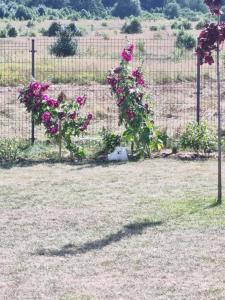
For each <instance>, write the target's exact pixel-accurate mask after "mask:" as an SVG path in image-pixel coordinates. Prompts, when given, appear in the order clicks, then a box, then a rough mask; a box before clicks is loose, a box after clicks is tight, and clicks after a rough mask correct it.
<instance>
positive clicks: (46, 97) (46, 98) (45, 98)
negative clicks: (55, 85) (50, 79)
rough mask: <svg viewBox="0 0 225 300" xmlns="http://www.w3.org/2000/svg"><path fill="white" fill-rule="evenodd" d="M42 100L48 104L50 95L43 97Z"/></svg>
mask: <svg viewBox="0 0 225 300" xmlns="http://www.w3.org/2000/svg"><path fill="white" fill-rule="evenodd" d="M42 100H43V101H44V102H47V101H48V100H49V95H47V94H45V95H43V96H42Z"/></svg>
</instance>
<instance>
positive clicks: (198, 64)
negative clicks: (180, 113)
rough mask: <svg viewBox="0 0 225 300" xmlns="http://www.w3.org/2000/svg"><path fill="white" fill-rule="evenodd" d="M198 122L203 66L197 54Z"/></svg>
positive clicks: (198, 120)
mask: <svg viewBox="0 0 225 300" xmlns="http://www.w3.org/2000/svg"><path fill="white" fill-rule="evenodd" d="M196 94H197V111H196V112H197V115H196V120H197V123H198V124H199V123H200V100H201V99H200V97H201V66H200V61H199V55H197V93H196Z"/></svg>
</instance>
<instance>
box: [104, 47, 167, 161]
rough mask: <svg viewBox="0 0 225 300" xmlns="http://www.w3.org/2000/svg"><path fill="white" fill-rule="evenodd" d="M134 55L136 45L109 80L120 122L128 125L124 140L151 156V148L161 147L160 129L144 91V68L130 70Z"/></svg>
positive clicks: (129, 48)
mask: <svg viewBox="0 0 225 300" xmlns="http://www.w3.org/2000/svg"><path fill="white" fill-rule="evenodd" d="M133 57H134V45H133V44H130V45H128V46H127V47H126V48H125V49H124V50H123V51H122V52H121V58H122V60H121V63H120V66H119V67H117V68H115V69H113V70H111V71H110V72H109V74H108V77H107V80H108V83H109V85H110V86H111V92H112V94H113V95H115V98H116V100H117V106H118V108H119V125H124V126H125V131H124V133H123V139H125V140H126V141H127V142H131V143H132V144H133V145H134V149H133V150H134V151H135V152H136V153H137V154H138V155H141V156H149V155H150V153H151V151H152V150H155V149H157V150H159V149H161V147H162V141H161V139H160V134H159V131H156V130H155V126H154V122H153V111H152V109H151V108H150V106H149V103H147V102H149V97H148V94H146V93H145V91H144V85H145V80H144V75H143V73H142V70H141V67H138V68H137V69H134V70H133V71H131V70H130V67H129V62H131V61H132V60H133Z"/></svg>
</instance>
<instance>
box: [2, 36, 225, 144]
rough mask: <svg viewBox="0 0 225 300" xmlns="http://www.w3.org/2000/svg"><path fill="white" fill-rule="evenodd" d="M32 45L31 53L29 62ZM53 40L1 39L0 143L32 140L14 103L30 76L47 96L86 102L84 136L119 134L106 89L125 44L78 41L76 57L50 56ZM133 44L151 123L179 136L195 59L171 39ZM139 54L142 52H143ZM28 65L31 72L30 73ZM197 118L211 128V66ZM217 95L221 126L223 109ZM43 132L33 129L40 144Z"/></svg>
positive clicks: (192, 108) (192, 92)
mask: <svg viewBox="0 0 225 300" xmlns="http://www.w3.org/2000/svg"><path fill="white" fill-rule="evenodd" d="M32 41H33V45H34V50H35V52H34V53H33V59H32V51H31V50H32ZM54 42H55V38H44V37H40V38H39V37H37V38H34V39H31V38H28V39H27V38H16V39H13V38H8V39H1V40H0V138H16V139H27V140H28V139H30V138H31V116H30V114H28V113H27V112H26V111H25V109H24V107H23V105H21V104H20V103H19V101H18V94H19V90H20V89H21V88H22V87H23V85H25V84H27V83H28V81H29V80H30V79H31V78H32V73H34V76H35V79H36V80H39V81H48V82H50V83H51V88H50V93H51V95H52V96H57V95H58V94H59V93H60V91H64V92H65V94H66V95H67V96H68V97H72V98H75V97H76V96H77V95H82V94H85V95H87V97H88V101H87V105H86V108H85V109H86V111H91V112H93V114H94V117H95V118H94V121H93V123H92V126H90V129H89V132H88V136H95V135H98V134H99V133H100V132H101V130H102V128H103V127H104V128H106V129H108V130H112V131H116V132H117V131H119V127H118V109H117V106H116V101H115V100H114V99H113V97H112V95H111V94H110V89H109V86H108V85H107V84H106V75H107V72H108V70H110V69H111V68H114V67H116V66H118V64H119V60H120V52H121V49H123V47H124V46H126V45H127V41H126V39H109V40H108V39H104V38H102V37H95V38H84V37H82V38H77V42H78V50H77V54H76V55H74V56H70V57H65V58H63V57H55V56H53V55H51V54H50V47H51V45H52V44H53V43H54ZM130 42H133V43H134V44H135V45H136V54H135V59H134V63H133V64H134V66H135V64H136V65H137V64H138V63H139V62H140V60H141V59H143V60H144V64H143V71H144V73H145V78H146V90H147V92H149V93H150V94H151V98H152V103H153V107H154V112H155V116H154V118H155V124H156V126H158V127H159V128H161V129H162V130H165V131H166V132H167V134H168V135H170V136H173V135H175V134H177V133H178V132H180V130H182V128H184V127H185V125H186V124H187V123H188V122H190V121H194V120H196V114H197V112H196V108H197V102H196V98H197V96H196V94H197V89H196V87H197V84H196V79H197V78H196V76H197V59H196V55H195V53H194V50H193V51H184V50H180V49H177V48H176V45H175V38H174V37H172V36H168V38H166V39H165V38H164V39H144V40H143V39H142V40H139V39H137V38H132V40H130ZM142 51H143V52H142ZM32 64H33V68H32ZM221 78H222V81H221V87H222V91H224V82H225V81H224V62H222V64H221ZM200 93H201V106H200V116H201V119H205V120H208V122H209V124H210V125H211V126H214V127H215V126H216V122H217V108H216V97H217V94H216V66H215V64H214V65H213V66H203V67H201V90H200ZM223 98H224V93H222V127H223V128H225V126H224V125H225V119H224V114H223V112H224V111H225V104H224V101H223ZM43 133H44V130H43V128H41V127H35V138H36V139H42V138H43Z"/></svg>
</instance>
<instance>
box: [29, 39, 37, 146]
mask: <svg viewBox="0 0 225 300" xmlns="http://www.w3.org/2000/svg"><path fill="white" fill-rule="evenodd" d="M30 52H31V75H32V77H33V78H35V53H36V50H35V40H34V39H32V40H31V50H30ZM34 141H35V124H34V117H33V113H32V114H31V143H32V144H34Z"/></svg>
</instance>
